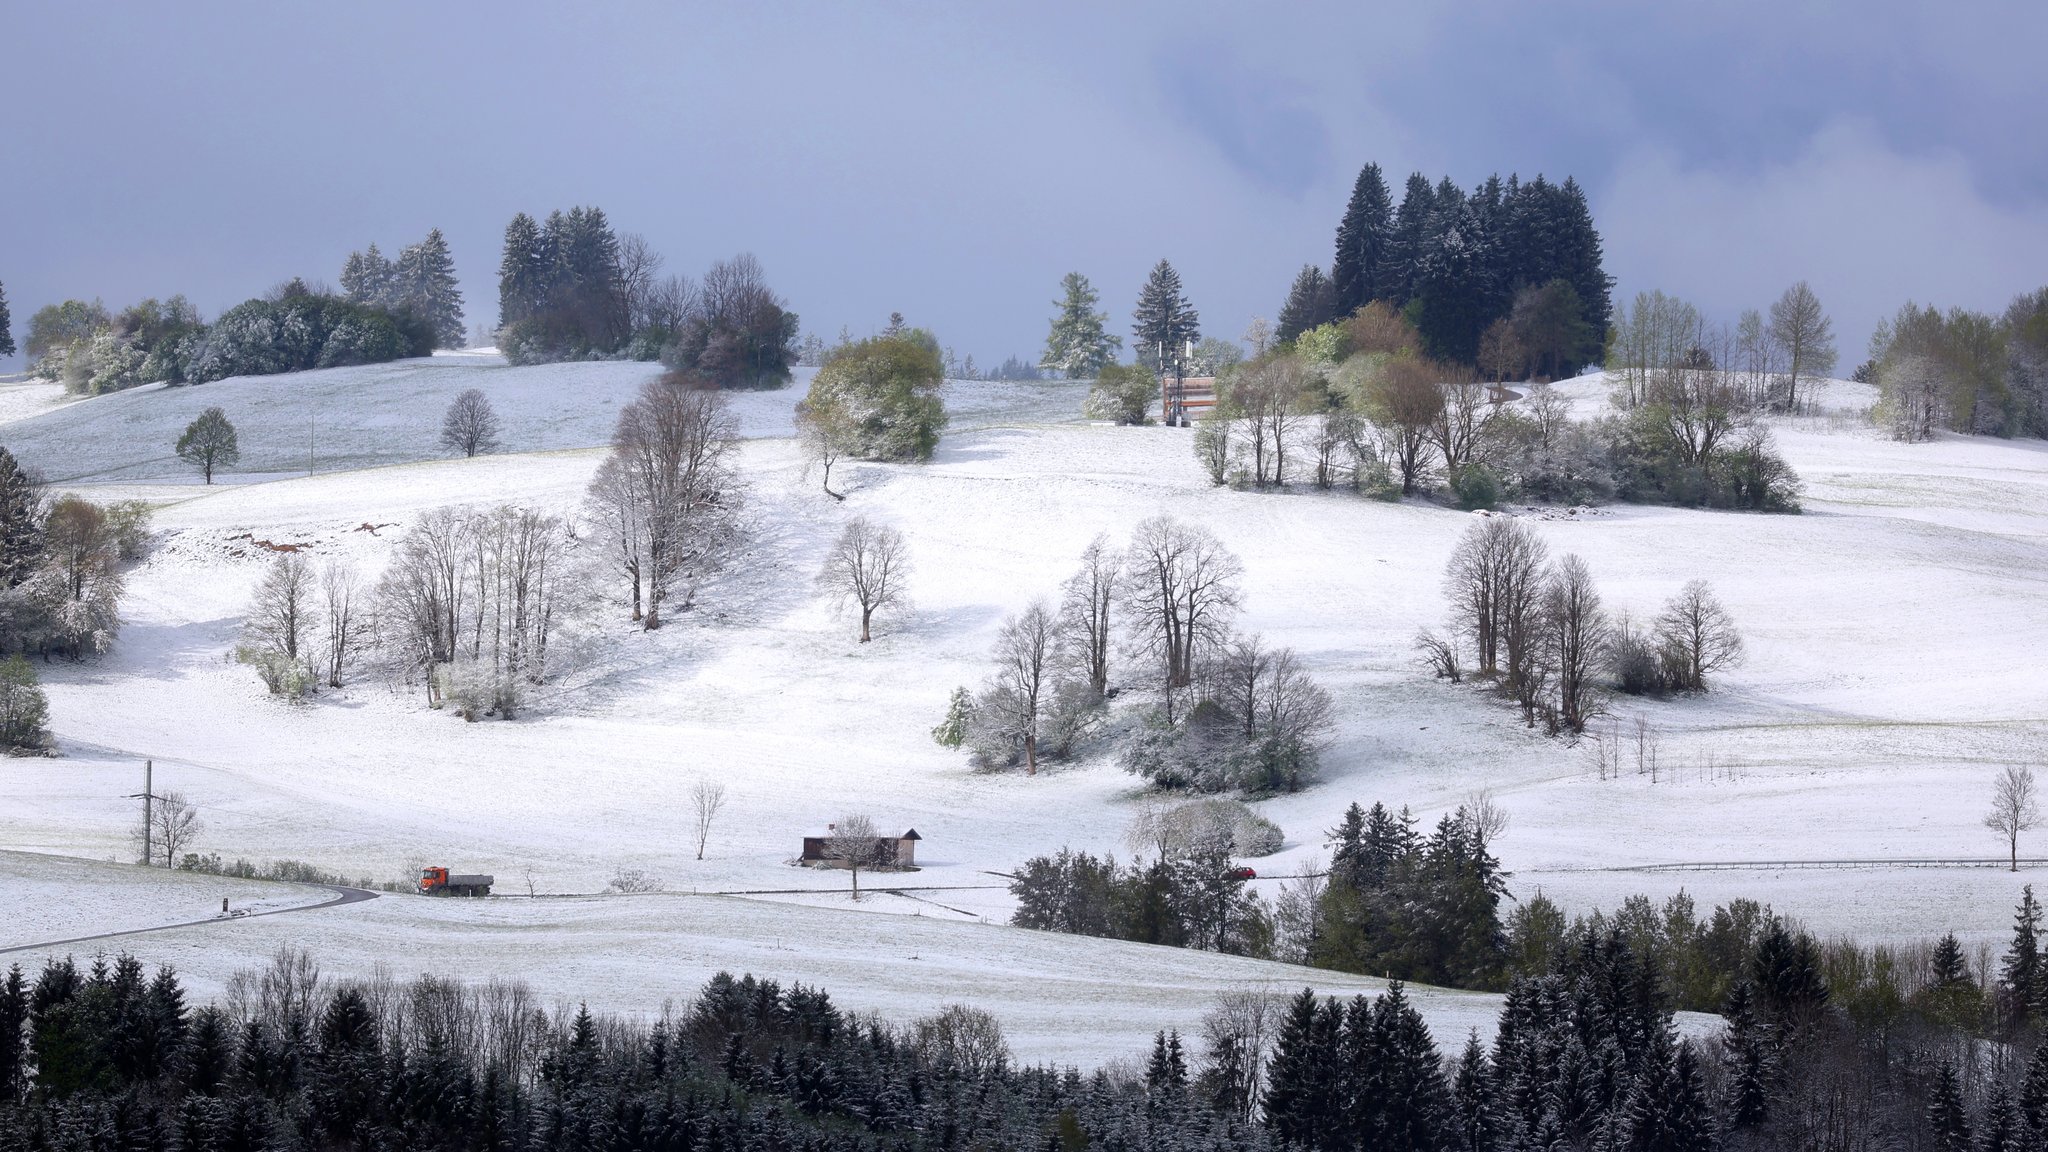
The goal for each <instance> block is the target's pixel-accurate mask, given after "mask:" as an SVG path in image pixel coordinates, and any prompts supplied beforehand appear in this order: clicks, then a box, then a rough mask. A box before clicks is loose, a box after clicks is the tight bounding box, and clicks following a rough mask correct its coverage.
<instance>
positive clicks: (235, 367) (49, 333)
mask: <svg viewBox="0 0 2048 1152" xmlns="http://www.w3.org/2000/svg"><path fill="white" fill-rule="evenodd" d="M436 235H438V233H436ZM418 247H419V246H418V245H415V246H413V248H408V249H407V251H408V252H413V251H414V249H416V248H418ZM438 251H439V254H440V259H441V261H442V262H443V263H444V264H445V262H446V260H447V250H446V247H445V245H444V246H442V247H441V248H439V249H438ZM369 255H370V256H375V255H376V249H375V246H374V245H373V246H372V248H371V251H370V253H369ZM350 259H351V262H352V263H353V264H361V263H362V262H363V261H364V260H365V259H366V257H365V255H364V254H361V253H357V254H354V255H352V256H351V257H350ZM378 259H380V260H381V259H382V258H381V257H378ZM401 274H403V275H410V273H404V272H403V269H400V270H393V269H392V268H391V267H390V266H388V265H387V266H386V270H385V272H384V273H383V275H385V276H386V277H387V280H386V281H385V287H384V288H380V289H379V290H378V294H377V295H375V296H362V297H359V296H358V295H357V293H356V292H354V291H351V292H350V293H349V294H348V295H346V296H337V295H334V294H333V293H331V292H328V291H326V290H324V289H319V288H314V287H311V286H308V285H307V284H306V283H305V282H304V281H302V280H298V279H293V280H290V281H287V282H286V283H284V284H281V285H279V286H278V287H276V288H274V289H272V290H271V291H270V292H269V293H267V294H266V295H264V296H261V297H258V298H256V299H253V300H249V301H246V302H244V303H242V304H239V305H236V306H235V307H233V308H230V309H228V310H227V311H226V312H223V313H221V315H220V316H219V317H218V318H217V319H215V320H214V321H213V322H212V323H211V324H208V323H207V322H206V321H205V320H204V319H203V318H202V317H201V316H200V314H199V310H198V309H197V308H195V307H193V306H192V304H191V302H190V301H188V300H186V299H185V298H184V297H183V296H173V297H171V298H170V299H168V300H161V301H159V300H156V299H154V298H152V299H148V300H144V301H142V302H140V303H138V304H135V305H134V306H132V307H129V308H125V309H123V310H121V311H120V312H118V313H114V312H109V311H108V310H107V308H106V306H105V305H103V304H101V303H100V302H99V301H97V300H94V301H90V302H87V301H83V300H66V301H63V302H61V303H57V304H50V305H46V306H45V307H43V308H41V309H39V310H38V311H37V312H36V314H35V315H34V316H32V317H30V318H29V330H28V340H27V344H26V346H25V348H24V351H26V352H27V354H28V357H29V370H30V371H32V372H34V373H35V374H36V375H38V376H40V377H42V378H44V379H47V380H51V381H55V382H60V383H62V384H63V385H64V386H65V387H66V388H67V389H69V390H70V391H73V392H78V393H83V394H87V395H96V394H99V393H102V392H115V391H119V390H121V389H124V388H132V387H135V386H136V385H138V384H147V383H151V382H154V381H160V380H161V381H168V382H170V383H173V384H185V383H191V384H203V383H205V382H207V381H210V380H219V379H223V378H225V377H228V376H262V375H273V374H276V373H280V372H300V371H305V370H306V369H310V368H337V367H345V366H348V365H354V364H374V363H380V362H383V361H387V360H396V359H400V358H403V357H407V356H424V355H427V354H428V353H429V352H431V351H432V350H433V349H434V348H435V347H436V346H437V342H443V341H452V342H455V343H459V342H460V339H461V317H460V307H461V301H460V295H459V294H456V296H455V299H454V304H453V307H455V308H456V310H457V311H456V318H455V320H454V322H453V323H454V329H453V332H454V335H453V336H449V335H448V334H447V332H446V330H445V325H443V326H442V327H439V328H437V324H438V323H441V320H440V319H438V318H437V314H436V313H434V312H432V311H428V310H424V309H425V308H426V305H425V304H423V303H422V302H420V301H418V300H415V299H413V298H412V297H411V296H409V295H407V293H408V292H409V291H410V289H409V288H403V287H401V286H399V285H398V283H397V279H398V277H399V276H401ZM447 274H448V275H449V276H451V277H452V272H448V273H447ZM447 290H448V291H450V292H452V291H453V281H452V279H450V280H449V282H448V286H447ZM439 346H448V345H447V344H446V343H439ZM10 347H11V341H10Z"/></svg>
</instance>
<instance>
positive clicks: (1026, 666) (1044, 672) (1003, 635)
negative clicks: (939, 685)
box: [975, 600, 1059, 776]
mask: <svg viewBox="0 0 2048 1152" xmlns="http://www.w3.org/2000/svg"><path fill="white" fill-rule="evenodd" d="M1058 637H1059V629H1058V624H1057V622H1056V619H1055V617H1054V616H1053V612H1052V609H1051V608H1050V607H1048V606H1047V605H1046V603H1045V601H1043V600H1034V601H1032V602H1031V605H1030V606H1029V607H1027V608H1025V609H1024V611H1022V612H1020V613H1018V614H1017V615H1015V616H1012V617H1010V618H1009V619H1008V620H1005V621H1004V622H1003V628H1002V631H1001V632H1000V633H998V634H997V636H996V651H995V657H996V673H995V680H994V683H993V685H992V686H991V687H992V691H990V692H988V693H986V694H984V696H983V698H982V700H981V701H977V702H976V706H975V712H976V713H977V715H978V716H989V715H990V714H993V713H997V712H1002V713H1007V715H1006V716H1004V717H1002V723H1003V725H1004V727H1005V728H1006V729H1007V730H1008V733H1009V734H1010V735H1012V736H1013V737H1014V738H1015V739H1017V740H1019V741H1021V742H1022V743H1023V745H1024V774H1025V775H1027V776H1035V775H1037V774H1038V721H1039V716H1040V714H1041V713H1042V712H1044V710H1045V707H1046V705H1048V704H1049V703H1051V696H1052V692H1051V687H1052V673H1053V668H1054V649H1055V645H1056V643H1057V641H1058Z"/></svg>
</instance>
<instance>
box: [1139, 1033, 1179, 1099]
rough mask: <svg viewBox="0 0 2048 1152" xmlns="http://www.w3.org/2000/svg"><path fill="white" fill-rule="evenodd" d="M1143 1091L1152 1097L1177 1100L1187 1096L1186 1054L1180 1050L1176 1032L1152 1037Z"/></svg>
mask: <svg viewBox="0 0 2048 1152" xmlns="http://www.w3.org/2000/svg"><path fill="white" fill-rule="evenodd" d="M1145 1089H1146V1091H1148V1092H1150V1093H1152V1095H1154V1096H1167V1097H1176V1098H1177V1097H1180V1096H1184V1095H1186V1094H1187V1090H1188V1063H1187V1054H1186V1053H1185V1052H1184V1051H1183V1050H1182V1049H1181V1043H1180V1033H1179V1032H1178V1031H1173V1032H1161V1033H1159V1034H1158V1035H1156V1036H1154V1037H1153V1039H1152V1062H1151V1063H1150V1064H1149V1065H1147V1066H1146V1069H1145Z"/></svg>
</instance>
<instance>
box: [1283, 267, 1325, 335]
mask: <svg viewBox="0 0 2048 1152" xmlns="http://www.w3.org/2000/svg"><path fill="white" fill-rule="evenodd" d="M1336 317H1337V297H1336V291H1335V288H1334V287H1333V286H1332V285H1331V283H1330V278H1329V277H1328V276H1325V275H1323V270H1322V269H1321V268H1318V267H1316V266H1315V265H1313V264H1304V265H1302V266H1301V271H1300V272H1299V273H1297V274H1296V275H1295V277H1294V284H1293V285H1292V286H1291V287H1289V288H1288V289H1287V300H1286V302H1285V303H1283V304H1281V305H1280V320H1279V325H1278V327H1276V328H1275V329H1274V331H1273V335H1274V337H1275V338H1277V339H1280V340H1283V341H1286V340H1292V339H1294V338H1295V337H1296V336H1299V335H1301V334H1302V333H1303V332H1306V331H1308V330H1309V329H1311V328H1318V327H1321V326H1322V325H1324V324H1328V323H1329V322H1330V321H1331V320H1334V319H1336Z"/></svg>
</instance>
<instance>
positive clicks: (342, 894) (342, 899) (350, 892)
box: [0, 884, 377, 955]
mask: <svg viewBox="0 0 2048 1152" xmlns="http://www.w3.org/2000/svg"><path fill="white" fill-rule="evenodd" d="M306 887H309V888H325V889H327V890H328V891H329V892H332V893H334V899H332V900H323V901H321V902H320V903H318V904H301V905H299V906H298V907H296V908H272V909H271V910H270V911H268V912H250V913H246V914H244V915H241V916H209V917H207V918H206V919H204V920H186V921H184V922H183V923H179V924H158V925H155V926H154V927H150V928H124V929H122V930H121V931H119V932H97V933H94V934H93V935H91V936H73V937H72V938H71V939H69V940H44V941H42V942H40V943H36V944H10V945H8V946H7V947H5V948H0V955H5V954H7V953H9V952H40V951H43V950H45V949H49V948H68V947H70V946H71V945H73V944H89V943H91V942H93V941H95V940H117V939H119V938H121V937H123V936H139V935H141V934H142V933H144V932H168V931H170V930H171V929H173V928H198V927H201V926H204V925H207V924H234V923H238V922H240V921H243V920H254V919H255V918H256V917H258V916H282V915H284V914H285V913H287V912H312V911H315V910H316V909H320V908H339V907H341V906H342V905H343V904H361V903H362V902H363V901H365V900H375V899H376V898H377V894H376V893H375V892H372V891H370V890H369V889H367V888H350V887H347V886H345V885H341V884H309V885H306Z"/></svg>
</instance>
